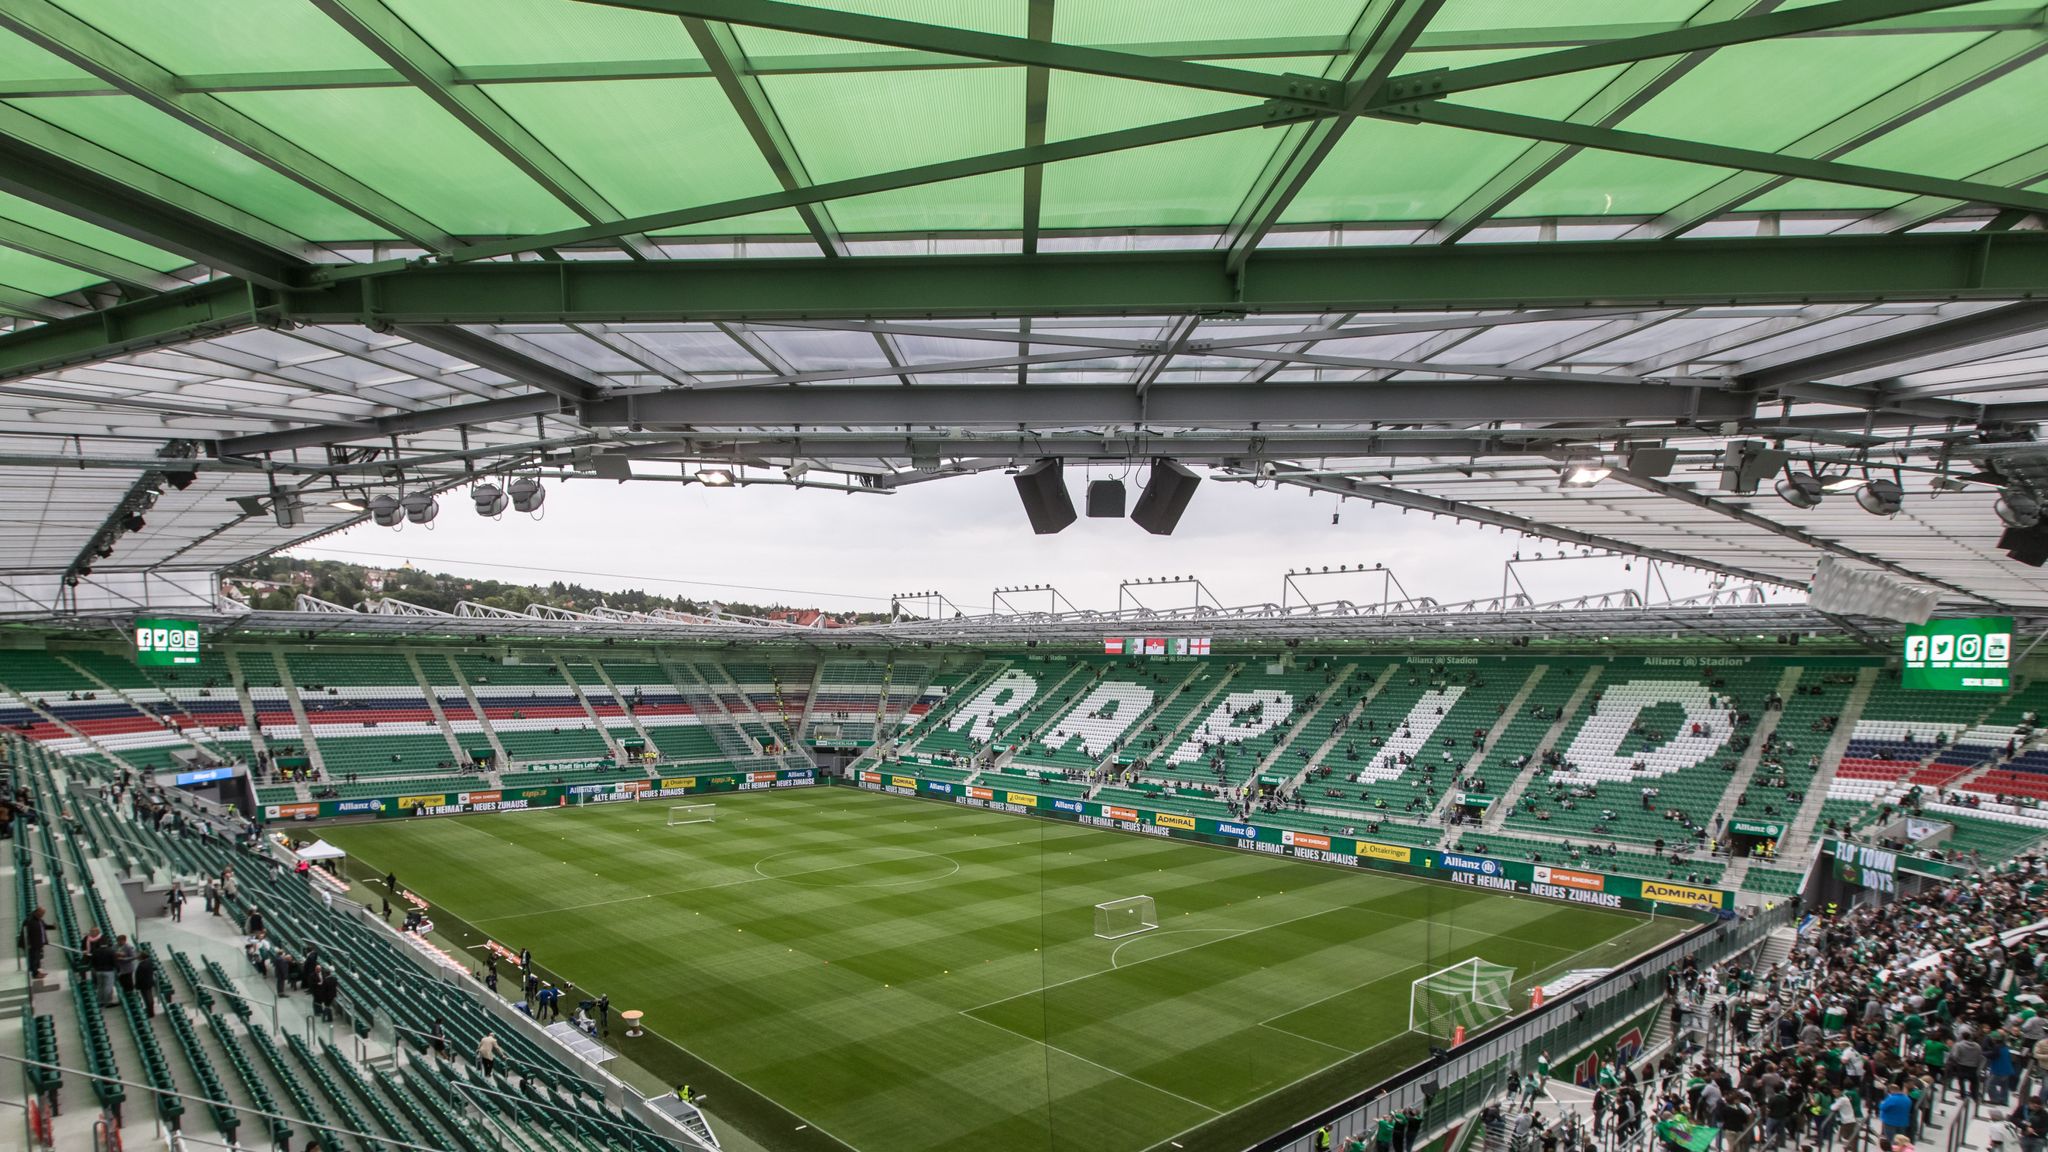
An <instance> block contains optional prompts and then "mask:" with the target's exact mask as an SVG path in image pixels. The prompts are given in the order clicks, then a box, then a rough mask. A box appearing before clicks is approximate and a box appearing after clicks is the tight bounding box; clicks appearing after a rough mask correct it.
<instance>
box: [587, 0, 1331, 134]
mask: <svg viewBox="0 0 2048 1152" xmlns="http://www.w3.org/2000/svg"><path fill="white" fill-rule="evenodd" d="M586 2H587V3H591V4H601V5H604V6H607V7H612V8H630V9H633V10H635V11H640V12H659V13H663V14H665V15H669V16H693V17H696V18H697V19H699V20H714V21H719V22H722V23H726V24H739V25H744V26H747V27H752V28H772V29H774V30H776V31H778V32H794V33H798V34H800V35H805V36H823V37H826V38H828V39H832V40H852V41H857V42H860V43H864V44H881V45H884V46H886V47H890V48H908V49H912V50H914V51H919V52H935V53H938V54H941V55H945V56H961V57H966V58H968V59H971V60H990V61H996V62H1000V63H1004V64H1024V65H1032V66H1035V67H1039V68H1050V69H1053V70H1054V71H1059V72H1086V73H1090V74H1093V75H1096V76H1113V77H1116V78H1119V79H1123V80H1139V81H1144V82H1147V83H1152V84H1172V85H1177V86H1179V87H1184V88H1201V89H1205V90H1207V91H1211V92H1230V93H1235V94H1237V95H1240V96H1250V97H1253V98H1256V99H1260V100H1292V101H1300V102H1303V103H1308V104H1314V105H1318V106H1321V107H1323V108H1325V109H1332V110H1334V109H1335V108H1336V107H1337V106H1338V105H1339V103H1340V101H1341V100H1342V96H1343V93H1342V91H1341V90H1340V89H1339V88H1338V87H1337V86H1336V85H1334V84H1331V83H1329V82H1328V81H1325V80H1322V79H1319V78H1317V77H1313V76H1286V75H1277V76H1276V75H1274V74H1272V73H1270V72H1247V71H1244V70H1242V69H1237V68H1220V67H1217V66H1216V65H1214V64H1197V63H1191V62H1189V61H1185V60H1172V59H1166V58H1163V57H1158V56H1142V55H1138V54H1136V53H1131V52H1117V51H1112V50H1109V49H1104V48H1088V47H1083V46H1081V45H1078V44H1061V43H1053V42H1047V41H1042V40H1034V39H1032V38H1031V37H1029V36H1004V35H1001V34H999V33H994V32H978V31H975V30H973V29H969V28H950V27H946V26H944V25H939V24H922V23H918V22H916V21H912V20H895V19H890V18H888V17H885V16H867V15H863V14H861V13H857V12H840V11H834V10H832V9H827V8H812V7H807V6H805V5H801V4H786V3H783V2H782V0H586Z"/></svg>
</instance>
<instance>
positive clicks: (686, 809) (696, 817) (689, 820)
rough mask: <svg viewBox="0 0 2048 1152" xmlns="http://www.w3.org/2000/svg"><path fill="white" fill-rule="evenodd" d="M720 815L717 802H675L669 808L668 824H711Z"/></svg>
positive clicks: (671, 825)
mask: <svg viewBox="0 0 2048 1152" xmlns="http://www.w3.org/2000/svg"><path fill="white" fill-rule="evenodd" d="M717 817H718V805H716V804H675V805H671V806H670V808H669V810H668V826H669V827H671V828H673V827H675V826H676V825H678V824H709V823H711V822H712V821H713V820H715V819H717Z"/></svg>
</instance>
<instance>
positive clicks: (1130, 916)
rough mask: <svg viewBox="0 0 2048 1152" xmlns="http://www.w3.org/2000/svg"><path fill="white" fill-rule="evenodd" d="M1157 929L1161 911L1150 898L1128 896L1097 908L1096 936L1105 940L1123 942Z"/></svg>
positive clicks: (1107, 902) (1106, 901)
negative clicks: (1128, 937)
mask: <svg viewBox="0 0 2048 1152" xmlns="http://www.w3.org/2000/svg"><path fill="white" fill-rule="evenodd" d="M1157 927H1159V910H1158V909H1157V908H1155V907H1154V906H1153V904H1152V898H1151V897H1150V896H1126V897H1124V898H1122V899H1121V900H1105V901H1103V902H1102V903H1100V904H1097V905H1096V906H1095V935H1096V936H1098V937H1100V938H1102V939H1104V940H1121V939H1123V938H1124V937H1126V936H1136V935H1137V934H1138V933H1140V932H1150V931H1151V930H1152V929H1154V928H1157Z"/></svg>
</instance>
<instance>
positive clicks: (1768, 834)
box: [1728, 820, 1785, 840]
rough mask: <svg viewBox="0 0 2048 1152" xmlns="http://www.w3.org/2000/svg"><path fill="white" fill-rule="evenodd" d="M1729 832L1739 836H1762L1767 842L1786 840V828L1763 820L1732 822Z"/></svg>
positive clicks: (1729, 825)
mask: <svg viewBox="0 0 2048 1152" xmlns="http://www.w3.org/2000/svg"><path fill="white" fill-rule="evenodd" d="M1728 831H1730V832H1733V833H1735V834H1736V835H1737V836H1762V837H1764V838H1765V839H1767V840H1779V839H1783V838H1784V835H1785V826H1784V825H1783V824H1772V823H1766V822H1764V821H1761V820H1730V821H1729V822H1728Z"/></svg>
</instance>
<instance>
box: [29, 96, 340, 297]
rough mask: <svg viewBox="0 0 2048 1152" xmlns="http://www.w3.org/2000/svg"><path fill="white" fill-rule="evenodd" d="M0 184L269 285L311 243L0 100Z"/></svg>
mask: <svg viewBox="0 0 2048 1152" xmlns="http://www.w3.org/2000/svg"><path fill="white" fill-rule="evenodd" d="M0 192H6V193H8V194H9V195H12V196H19V197H21V198H22V199H24V200H28V201H31V202H33V203H36V204H40V205H42V206H43V207H45V208H48V209H51V210H52V211H56V212H62V213H64V214H65V215H67V216H72V217H76V218H77V219H80V220H83V221H85V222H86V223H88V224H93V225H96V226H98V227H100V228H104V229H106V230H107V231H109V232H114V233H117V234H119V235H122V236H126V237H127V238H129V239H130V240H135V241H138V242H140V243H143V244H147V245H149V246H151V247H153V248H159V249H162V250H163V251H165V252H172V253H176V254H177V255H179V256H183V257H185V258H186V259H188V260H191V261H192V262H194V263H196V264H204V265H206V266H208V267H210V268H215V269H218V270H220V271H222V272H225V273H227V274H229V275H231V276H239V277H242V278H243V279H245V280H250V281H253V282H255V283H258V284H264V285H267V286H269V287H273V288H281V287H283V286H284V284H285V283H286V280H287V277H288V275H289V270H290V269H291V268H293V267H295V266H301V265H304V264H305V263H306V262H307V261H308V259H310V258H311V256H313V255H314V251H315V250H314V249H312V248H311V247H310V246H308V245H307V244H306V242H305V241H304V240H301V239H300V238H298V237H297V236H294V235H292V234H290V233H288V232H285V231H284V230H283V229H280V228H277V227H275V226H274V225H271V224H269V223H268V222H266V221H262V220H259V219H257V218H256V217H253V216H250V215H249V214H248V213H246V212H243V211H242V210H241V209H239V208H235V207H233V206H232V205H229V204H226V203H224V202H222V201H219V200H215V199H214V198H213V197H211V196H207V195H205V194H204V193H201V192H199V191H197V190H195V189H193V188H191V187H189V186H187V185H184V184H180V183H177V182H176V181H173V180H170V179H169V178H167V177H165V176H164V175H163V174H161V173H159V172H156V171H155V170H153V169H149V168H145V167H143V166H142V165H140V164H137V163H135V162H134V161H132V160H129V159H127V158H125V157H122V156H117V155H115V154H114V153H112V152H109V151H107V150H106V149H104V148H101V147H100V146H98V145H96V144H91V143H88V142H86V141H84V140H81V139H79V138H78V137H76V136H73V135H71V134H70V133H68V132H65V131H63V130H62V129H60V128H57V127H55V126H53V125H51V124H49V123H47V122H45V121H43V120H39V119H37V118H35V117H33V116H30V115H29V114H27V113H26V112H22V111H21V110H19V109H16V108H11V107H9V106H7V105H5V104H0Z"/></svg>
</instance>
